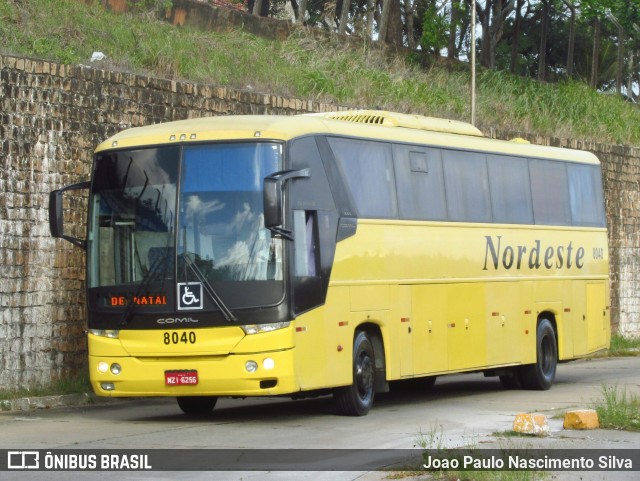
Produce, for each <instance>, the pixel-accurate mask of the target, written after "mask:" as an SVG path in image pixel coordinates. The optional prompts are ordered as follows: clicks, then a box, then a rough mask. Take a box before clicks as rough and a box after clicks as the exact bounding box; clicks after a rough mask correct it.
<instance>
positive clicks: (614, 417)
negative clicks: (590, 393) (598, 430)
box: [593, 386, 640, 431]
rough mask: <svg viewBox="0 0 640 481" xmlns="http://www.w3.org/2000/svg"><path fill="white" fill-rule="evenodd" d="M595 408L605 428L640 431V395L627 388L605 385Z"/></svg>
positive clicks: (601, 424)
mask: <svg viewBox="0 0 640 481" xmlns="http://www.w3.org/2000/svg"><path fill="white" fill-rule="evenodd" d="M593 409H595V410H596V412H597V413H598V419H599V421H600V426H601V427H603V428H606V429H620V430H625V431H640V396H638V395H636V394H632V393H628V392H627V390H626V388H620V387H618V386H603V387H602V399H601V400H600V401H597V402H596V403H595V405H594V406H593Z"/></svg>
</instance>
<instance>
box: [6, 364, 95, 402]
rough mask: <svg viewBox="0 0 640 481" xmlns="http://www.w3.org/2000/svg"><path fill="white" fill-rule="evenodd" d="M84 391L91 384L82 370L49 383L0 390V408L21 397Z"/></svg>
mask: <svg viewBox="0 0 640 481" xmlns="http://www.w3.org/2000/svg"><path fill="white" fill-rule="evenodd" d="M85 392H92V389H91V384H90V383H89V375H88V373H86V372H82V373H79V374H75V375H70V376H67V377H63V378H60V379H56V380H54V381H52V382H51V383H49V384H42V385H39V386H35V387H32V388H30V389H26V388H21V389H11V390H0V410H3V409H2V407H3V406H8V403H7V401H12V400H15V399H20V398H23V397H42V396H57V395H62V394H77V393H85Z"/></svg>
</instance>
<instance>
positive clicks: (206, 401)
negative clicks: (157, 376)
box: [176, 396, 218, 414]
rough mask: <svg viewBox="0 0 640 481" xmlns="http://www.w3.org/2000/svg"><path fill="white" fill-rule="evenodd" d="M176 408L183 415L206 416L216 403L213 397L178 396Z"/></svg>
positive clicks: (216, 400) (216, 399) (215, 398)
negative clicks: (178, 407)
mask: <svg viewBox="0 0 640 481" xmlns="http://www.w3.org/2000/svg"><path fill="white" fill-rule="evenodd" d="M176 401H178V406H180V409H182V412H183V413H185V414H208V413H210V412H211V411H213V408H214V407H215V406H216V402H218V398H217V397H215V396H178V397H177V398H176Z"/></svg>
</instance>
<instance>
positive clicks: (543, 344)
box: [520, 319, 558, 391]
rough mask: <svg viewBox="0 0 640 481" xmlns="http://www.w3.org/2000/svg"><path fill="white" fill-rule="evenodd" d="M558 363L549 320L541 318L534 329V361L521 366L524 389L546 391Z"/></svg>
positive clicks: (553, 334)
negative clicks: (535, 329)
mask: <svg viewBox="0 0 640 481" xmlns="http://www.w3.org/2000/svg"><path fill="white" fill-rule="evenodd" d="M557 365H558V344H557V342H556V332H555V330H554V329H553V325H552V324H551V321H549V320H548V319H541V320H540V322H539V323H538V329H537V331H536V363H535V364H529V365H527V366H522V370H521V372H520V380H521V381H522V387H524V388H525V389H535V390H539V391H546V390H547V389H549V388H550V387H551V385H552V384H553V380H554V379H555V377H556V367H557Z"/></svg>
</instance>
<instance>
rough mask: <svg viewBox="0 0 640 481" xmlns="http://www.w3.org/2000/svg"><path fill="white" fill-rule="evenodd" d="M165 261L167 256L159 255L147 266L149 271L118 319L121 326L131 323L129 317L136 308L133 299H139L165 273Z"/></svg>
mask: <svg viewBox="0 0 640 481" xmlns="http://www.w3.org/2000/svg"><path fill="white" fill-rule="evenodd" d="M136 252H137V249H136ZM167 260H168V258H167V256H161V255H160V256H157V257H156V259H155V260H154V262H153V264H151V265H150V266H149V270H148V271H147V273H146V274H145V276H144V277H143V278H142V282H141V283H140V285H139V286H138V288H137V289H136V291H135V293H134V294H133V296H131V299H129V304H127V309H126V310H125V311H124V314H123V315H122V319H120V325H121V326H126V325H127V324H129V322H130V321H131V315H132V314H133V311H134V310H135V308H136V303H135V299H136V298H138V299H139V298H140V295H141V294H142V293H143V292H144V291H145V290H147V288H148V287H149V285H150V284H151V282H152V281H155V280H156V279H157V278H158V277H159V276H160V274H161V273H162V274H164V273H165V269H163V267H164V266H165V264H166V263H167Z"/></svg>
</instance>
